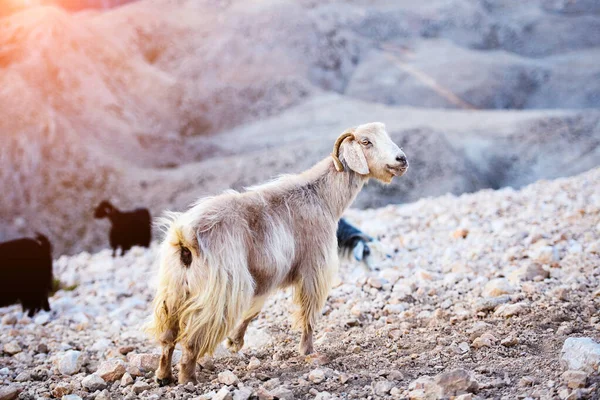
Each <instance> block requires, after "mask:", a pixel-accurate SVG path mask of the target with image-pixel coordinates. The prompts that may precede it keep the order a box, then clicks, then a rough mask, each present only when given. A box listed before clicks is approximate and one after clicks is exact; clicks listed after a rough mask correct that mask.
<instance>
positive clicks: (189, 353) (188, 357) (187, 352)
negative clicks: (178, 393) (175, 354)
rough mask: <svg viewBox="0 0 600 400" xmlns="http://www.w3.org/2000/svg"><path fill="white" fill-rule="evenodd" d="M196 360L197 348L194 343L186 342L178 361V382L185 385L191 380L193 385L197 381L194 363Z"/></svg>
mask: <svg viewBox="0 0 600 400" xmlns="http://www.w3.org/2000/svg"><path fill="white" fill-rule="evenodd" d="M197 362H198V349H197V348H196V346H194V345H190V344H188V343H186V344H185V345H184V346H183V354H182V355H181V361H180V362H179V383H180V384H182V385H185V384H186V383H188V382H192V383H193V384H194V385H195V384H196V383H198V381H197V380H196V363H197Z"/></svg>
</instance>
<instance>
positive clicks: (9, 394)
mask: <svg viewBox="0 0 600 400" xmlns="http://www.w3.org/2000/svg"><path fill="white" fill-rule="evenodd" d="M21 390H22V389H21V387H20V386H17V385H8V386H3V387H0V400H14V399H16V398H17V397H18V396H19V393H20V392H21Z"/></svg>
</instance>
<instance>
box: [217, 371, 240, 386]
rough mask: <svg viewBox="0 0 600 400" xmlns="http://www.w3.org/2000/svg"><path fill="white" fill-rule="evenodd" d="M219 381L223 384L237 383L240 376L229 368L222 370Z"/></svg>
mask: <svg viewBox="0 0 600 400" xmlns="http://www.w3.org/2000/svg"><path fill="white" fill-rule="evenodd" d="M218 378H219V382H220V383H222V384H223V385H235V384H236V383H237V381H238V377H237V376H235V374H234V373H233V372H231V371H229V370H225V371H223V372H220V373H219V375H218Z"/></svg>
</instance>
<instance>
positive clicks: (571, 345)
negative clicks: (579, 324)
mask: <svg viewBox="0 0 600 400" xmlns="http://www.w3.org/2000/svg"><path fill="white" fill-rule="evenodd" d="M560 361H561V364H562V365H563V366H564V367H565V368H566V369H568V370H576V371H585V372H587V373H592V372H594V371H598V369H599V368H600V344H598V343H596V342H595V341H594V340H593V339H591V338H588V337H580V338H573V337H570V338H568V339H567V340H565V342H564V344H563V347H562V350H561V358H560Z"/></svg>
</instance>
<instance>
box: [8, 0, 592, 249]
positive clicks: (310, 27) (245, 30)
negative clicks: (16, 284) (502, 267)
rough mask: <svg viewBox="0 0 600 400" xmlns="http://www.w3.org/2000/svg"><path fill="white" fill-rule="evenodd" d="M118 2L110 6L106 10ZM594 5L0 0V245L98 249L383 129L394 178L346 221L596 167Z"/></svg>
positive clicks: (372, 189)
mask: <svg viewBox="0 0 600 400" xmlns="http://www.w3.org/2000/svg"><path fill="white" fill-rule="evenodd" d="M123 3H127V4H123ZM599 106H600V2H599V1H597V0H528V1H522V0H428V1H422V2H415V1H412V0H398V1H341V0H340V1H333V0H332V1H327V0H322V1H316V0H296V1H291V0H290V1H276V0H274V1H269V0H265V1H243V0H230V1H227V0H225V1H218V0H140V1H133V2H126V1H121V0H56V1H51V0H0V113H1V114H0V115H1V118H0V140H1V143H2V145H1V146H0V187H1V188H2V191H1V193H2V194H1V195H0V240H8V239H12V238H14V237H18V236H24V235H31V234H32V232H34V231H40V232H43V233H45V234H47V235H48V236H49V238H50V240H51V241H52V242H53V244H54V246H55V253H54V254H55V256H58V255H60V254H64V253H67V254H72V253H76V252H79V251H82V250H88V251H93V250H97V249H99V248H101V247H105V246H106V244H105V242H106V230H107V227H108V221H102V222H98V221H94V220H93V210H94V207H95V206H96V205H97V204H98V203H99V202H100V201H101V200H104V199H107V200H110V201H112V202H113V204H115V205H116V206H117V207H118V208H120V209H129V208H133V207H137V206H144V207H148V208H150V210H151V212H152V214H153V215H158V214H159V213H160V212H161V211H162V210H164V209H166V208H169V209H176V210H180V209H182V208H184V207H186V206H187V205H188V204H189V203H191V202H192V201H194V200H195V199H196V198H197V197H199V196H201V195H206V194H213V193H217V192H220V191H222V190H224V189H227V188H230V187H232V188H234V189H241V188H243V187H244V186H248V185H252V184H255V183H258V182H261V181H264V180H266V179H268V178H271V177H274V176H276V175H278V174H281V173H284V172H298V171H301V170H303V169H305V168H307V167H309V166H310V165H312V164H313V163H314V162H316V161H317V160H319V159H321V158H324V157H326V156H327V155H328V154H329V152H330V151H331V146H332V144H333V141H334V139H335V138H336V137H337V136H338V134H339V133H340V132H342V131H343V130H344V129H346V128H348V127H350V126H353V125H357V124H360V123H365V122H370V121H382V122H384V123H386V125H387V127H388V131H389V132H390V134H391V136H392V137H393V139H394V140H395V141H396V142H397V143H398V144H399V145H400V146H402V147H403V148H404V151H405V152H406V154H407V156H408V158H409V160H410V163H411V169H410V170H409V172H408V174H407V175H406V176H405V177H403V178H402V179H398V180H396V181H395V182H394V184H392V185H390V186H386V187H384V186H381V185H378V184H375V183H373V184H370V185H369V186H368V187H367V188H366V190H364V191H363V192H362V193H361V194H360V196H359V198H358V199H357V201H356V202H355V204H354V207H359V208H367V207H379V206H383V205H386V204H390V203H395V204H397V203H404V202H411V201H415V200H417V199H419V198H422V197H425V196H437V195H441V194H445V193H449V192H450V193H454V194H460V193H465V192H473V191H476V190H479V189H483V188H500V187H504V186H512V187H515V188H518V187H521V186H523V185H526V184H528V183H531V182H533V181H536V180H539V179H545V178H555V177H559V176H568V175H572V174H576V173H579V172H582V171H585V170H588V169H590V168H592V167H594V166H597V165H599V164H600V111H599V110H598V107H599Z"/></svg>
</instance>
